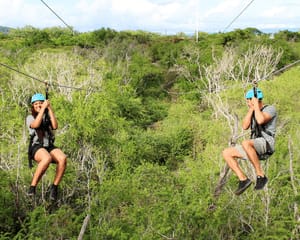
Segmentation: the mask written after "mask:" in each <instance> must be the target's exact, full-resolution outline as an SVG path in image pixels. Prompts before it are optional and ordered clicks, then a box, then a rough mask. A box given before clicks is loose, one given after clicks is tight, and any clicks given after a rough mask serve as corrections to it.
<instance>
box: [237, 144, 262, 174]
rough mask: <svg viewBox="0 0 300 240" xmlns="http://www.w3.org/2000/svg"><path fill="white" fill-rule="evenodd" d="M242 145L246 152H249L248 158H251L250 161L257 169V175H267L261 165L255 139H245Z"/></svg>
mask: <svg viewBox="0 0 300 240" xmlns="http://www.w3.org/2000/svg"><path fill="white" fill-rule="evenodd" d="M242 146H243V148H244V150H245V152H246V153H247V155H248V158H249V159H250V161H251V163H252V165H253V167H254V169H255V171H256V175H257V176H262V177H263V176H264V175H265V173H264V171H263V169H262V167H261V165H260V162H259V158H258V156H257V153H256V150H255V148H254V142H253V140H244V141H243V142H242Z"/></svg>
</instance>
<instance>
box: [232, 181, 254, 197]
mask: <svg viewBox="0 0 300 240" xmlns="http://www.w3.org/2000/svg"><path fill="white" fill-rule="evenodd" d="M251 183H252V182H251V180H250V179H249V178H247V179H246V180H244V181H240V182H239V187H238V189H237V190H236V191H235V194H236V195H240V194H242V193H243V192H244V191H245V190H246V189H247V188H248V187H249V186H250V185H251Z"/></svg>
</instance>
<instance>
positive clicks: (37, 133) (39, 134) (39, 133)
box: [26, 115, 49, 147]
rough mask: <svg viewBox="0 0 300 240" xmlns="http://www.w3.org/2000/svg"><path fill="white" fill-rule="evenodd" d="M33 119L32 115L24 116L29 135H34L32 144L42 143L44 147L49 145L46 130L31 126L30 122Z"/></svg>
mask: <svg viewBox="0 0 300 240" xmlns="http://www.w3.org/2000/svg"><path fill="white" fill-rule="evenodd" d="M33 121H34V117H33V116H32V115H28V116H27V118H26V125H27V127H28V130H29V134H30V136H33V135H34V137H33V141H32V145H34V144H40V143H42V145H43V146H44V147H49V136H48V132H47V131H43V130H42V129H34V128H31V127H30V125H31V123H32V122H33ZM39 139H40V140H41V141H40V140H39Z"/></svg>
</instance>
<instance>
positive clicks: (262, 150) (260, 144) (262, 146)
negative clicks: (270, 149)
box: [235, 137, 267, 160]
mask: <svg viewBox="0 0 300 240" xmlns="http://www.w3.org/2000/svg"><path fill="white" fill-rule="evenodd" d="M252 140H253V141H254V148H255V150H256V153H257V155H259V156H262V155H264V154H266V153H267V142H266V139H264V138H262V137H261V138H255V139H252ZM235 149H236V150H238V152H239V153H240V154H241V155H242V156H243V157H242V159H245V160H249V158H248V156H247V153H246V152H245V150H244V148H243V146H242V145H240V144H237V145H235Z"/></svg>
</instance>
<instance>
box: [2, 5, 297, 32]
mask: <svg viewBox="0 0 300 240" xmlns="http://www.w3.org/2000/svg"><path fill="white" fill-rule="evenodd" d="M45 2H46V3H47V4H48V5H49V6H50V7H51V8H52V9H53V10H54V11H55V12H56V13H57V14H58V15H59V16H60V17H62V19H64V20H65V22H66V23H67V24H68V25H70V26H72V27H74V29H75V30H77V31H92V30H96V29H100V28H102V27H105V28H113V29H116V30H128V29H132V30H137V29H140V30H145V31H155V32H157V31H160V32H165V31H169V32H170V31H172V32H193V31H194V30H195V28H196V26H197V25H198V26H199V27H200V29H199V30H200V31H208V32H209V31H220V30H222V29H224V27H225V26H226V25H227V24H229V23H230V21H232V20H233V19H234V18H235V17H236V16H237V15H238V14H239V13H240V12H241V11H242V9H243V8H245V7H246V5H247V4H249V2H250V0H209V1H206V0H60V1H58V0H45ZM197 4H198V6H197ZM197 19H198V23H197ZM0 25H4V26H9V27H24V26H26V25H32V26H34V27H38V28H44V27H52V26H63V27H64V24H63V23H62V22H61V20H59V19H58V18H57V17H56V16H55V15H54V14H53V13H52V12H51V11H50V10H49V9H47V7H46V6H44V4H43V3H42V2H41V1H38V0H0ZM266 25H268V26H271V25H273V26H283V25H285V26H295V27H299V28H300V1H299V0H272V2H271V0H264V1H263V0H261V1H254V2H253V3H252V4H251V6H250V7H249V8H247V9H246V11H245V12H244V13H243V14H242V15H241V16H240V17H239V18H238V19H237V20H236V21H235V22H234V24H233V25H232V26H231V27H230V28H229V29H228V31H230V30H232V29H235V28H244V27H257V26H266Z"/></svg>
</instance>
